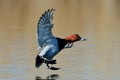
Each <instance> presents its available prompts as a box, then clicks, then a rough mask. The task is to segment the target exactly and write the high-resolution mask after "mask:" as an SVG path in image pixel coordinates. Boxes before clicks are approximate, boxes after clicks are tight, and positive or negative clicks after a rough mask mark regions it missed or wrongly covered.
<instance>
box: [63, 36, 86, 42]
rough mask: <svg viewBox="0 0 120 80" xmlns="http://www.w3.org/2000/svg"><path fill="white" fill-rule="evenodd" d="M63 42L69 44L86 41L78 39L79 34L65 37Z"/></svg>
mask: <svg viewBox="0 0 120 80" xmlns="http://www.w3.org/2000/svg"><path fill="white" fill-rule="evenodd" d="M65 40H66V41H69V42H76V41H86V39H85V38H82V37H80V36H79V34H72V35H70V36H68V37H66V38H65Z"/></svg>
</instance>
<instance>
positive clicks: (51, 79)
mask: <svg viewBox="0 0 120 80" xmlns="http://www.w3.org/2000/svg"><path fill="white" fill-rule="evenodd" d="M58 78H59V75H58V74H51V75H49V76H47V77H46V79H43V78H42V77H40V76H37V77H36V78H35V80H57V79H58Z"/></svg>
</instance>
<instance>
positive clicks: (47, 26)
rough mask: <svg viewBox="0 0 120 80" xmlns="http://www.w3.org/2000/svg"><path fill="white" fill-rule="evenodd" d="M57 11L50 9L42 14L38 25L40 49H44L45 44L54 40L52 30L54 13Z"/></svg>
mask: <svg viewBox="0 0 120 80" xmlns="http://www.w3.org/2000/svg"><path fill="white" fill-rule="evenodd" d="M54 11H55V9H48V11H45V13H43V14H42V16H41V17H40V19H39V21H38V25H37V37H38V44H39V47H42V46H43V44H44V43H45V42H46V41H47V40H49V39H51V38H53V37H54V36H53V35H52V31H51V30H52V28H53V23H52V21H53V13H54Z"/></svg>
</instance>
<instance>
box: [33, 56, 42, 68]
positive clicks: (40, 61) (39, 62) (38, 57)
mask: <svg viewBox="0 0 120 80" xmlns="http://www.w3.org/2000/svg"><path fill="white" fill-rule="evenodd" d="M43 62H44V59H43V58H42V57H40V56H39V55H37V56H36V63H35V66H36V68H39V67H40V66H41V65H42V64H43Z"/></svg>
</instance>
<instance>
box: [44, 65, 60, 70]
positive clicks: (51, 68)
mask: <svg viewBox="0 0 120 80" xmlns="http://www.w3.org/2000/svg"><path fill="white" fill-rule="evenodd" d="M46 65H47V67H48V69H50V70H59V69H60V68H56V67H52V66H50V65H49V64H46Z"/></svg>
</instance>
